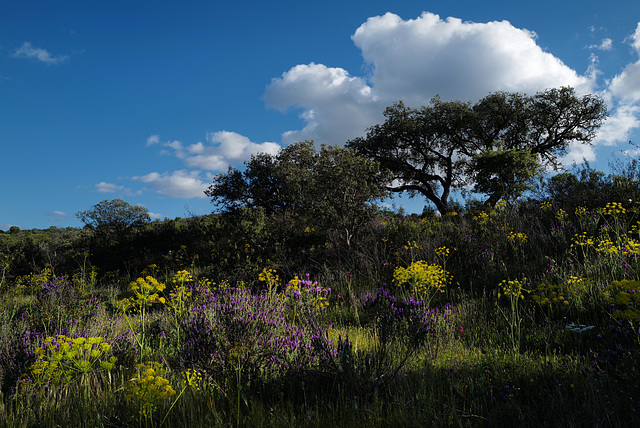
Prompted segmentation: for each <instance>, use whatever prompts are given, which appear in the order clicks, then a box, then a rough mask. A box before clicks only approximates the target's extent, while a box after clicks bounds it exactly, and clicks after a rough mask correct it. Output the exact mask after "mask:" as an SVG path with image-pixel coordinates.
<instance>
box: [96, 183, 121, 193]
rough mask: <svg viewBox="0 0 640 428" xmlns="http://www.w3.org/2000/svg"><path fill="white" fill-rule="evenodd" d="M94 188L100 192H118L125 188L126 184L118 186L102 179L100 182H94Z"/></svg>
mask: <svg viewBox="0 0 640 428" xmlns="http://www.w3.org/2000/svg"><path fill="white" fill-rule="evenodd" d="M93 189H94V191H95V192H98V193H116V192H119V191H122V190H123V189H124V186H118V185H116V184H113V183H106V182H104V181H101V182H100V183H98V184H94V185H93Z"/></svg>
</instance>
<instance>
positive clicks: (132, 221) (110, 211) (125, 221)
mask: <svg viewBox="0 0 640 428" xmlns="http://www.w3.org/2000/svg"><path fill="white" fill-rule="evenodd" d="M76 217H77V218H78V219H79V220H80V221H81V222H83V223H84V224H85V225H88V226H91V227H93V228H95V230H97V231H98V232H101V233H110V232H114V233H115V234H116V235H117V236H122V235H123V234H124V232H125V231H127V230H128V229H130V228H132V227H136V226H141V225H144V224H146V223H149V222H150V221H151V217H150V216H149V210H148V209H146V208H144V207H140V206H137V205H131V204H129V203H128V202H125V201H123V200H122V199H113V200H110V201H109V200H104V201H102V202H99V203H97V204H96V205H94V206H93V208H92V209H90V210H86V211H81V212H78V213H76Z"/></svg>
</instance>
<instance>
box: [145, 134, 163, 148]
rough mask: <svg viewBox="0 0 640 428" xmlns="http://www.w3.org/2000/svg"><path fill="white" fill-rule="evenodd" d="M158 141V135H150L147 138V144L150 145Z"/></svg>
mask: <svg viewBox="0 0 640 428" xmlns="http://www.w3.org/2000/svg"><path fill="white" fill-rule="evenodd" d="M159 142H160V136H159V135H150V136H149V138H147V146H152V145H154V144H158V143H159Z"/></svg>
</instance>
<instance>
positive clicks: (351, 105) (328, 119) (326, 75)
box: [264, 63, 382, 144]
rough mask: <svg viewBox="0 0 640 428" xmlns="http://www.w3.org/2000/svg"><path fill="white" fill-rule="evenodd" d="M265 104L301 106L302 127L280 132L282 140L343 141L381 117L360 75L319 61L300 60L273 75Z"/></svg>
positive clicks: (371, 92) (357, 134)
mask: <svg viewBox="0 0 640 428" xmlns="http://www.w3.org/2000/svg"><path fill="white" fill-rule="evenodd" d="M264 99H265V103H266V105H267V107H269V108H275V109H278V110H280V111H283V112H284V111H286V110H287V109H288V108H289V107H298V108H302V109H303V111H302V113H301V114H300V118H301V119H302V120H303V121H304V122H305V124H306V125H305V127H304V129H301V130H294V131H287V132H285V133H284V134H283V140H284V141H285V142H286V143H291V142H293V141H302V140H306V139H314V140H316V141H318V142H320V143H328V144H336V143H344V142H345V141H346V140H347V139H349V138H354V137H356V136H359V135H361V134H362V132H363V131H364V130H365V129H366V128H367V127H369V126H371V125H372V124H373V121H372V119H378V118H381V117H382V114H381V113H382V109H381V105H380V104H379V103H378V102H377V98H376V96H375V95H374V94H373V91H372V88H371V87H370V86H369V85H368V84H367V82H366V80H365V79H364V78H362V77H354V76H351V75H349V73H348V72H347V71H346V70H344V69H342V68H332V67H327V66H326V65H323V64H314V63H311V64H308V65H304V64H300V65H297V66H295V67H293V68H292V69H290V70H289V71H287V72H285V73H283V74H282V76H281V77H279V78H275V79H273V80H272V81H271V84H270V85H269V86H268V87H267V89H266V91H265V94H264Z"/></svg>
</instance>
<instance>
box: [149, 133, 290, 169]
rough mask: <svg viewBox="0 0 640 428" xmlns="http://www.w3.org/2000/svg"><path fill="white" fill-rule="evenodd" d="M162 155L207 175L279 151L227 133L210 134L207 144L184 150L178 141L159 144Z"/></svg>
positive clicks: (267, 144)
mask: <svg viewBox="0 0 640 428" xmlns="http://www.w3.org/2000/svg"><path fill="white" fill-rule="evenodd" d="M162 147H166V148H167V149H163V150H162V151H161V153H162V154H173V155H174V156H175V157H177V158H178V159H183V160H184V162H185V164H186V165H187V166H188V167H190V168H199V169H203V170H207V171H223V170H225V169H226V168H227V166H228V165H229V164H231V163H241V162H244V161H247V160H249V159H251V155H254V154H257V153H261V152H263V153H269V154H277V153H278V152H279V151H280V149H281V147H280V145H279V144H277V143H272V142H263V143H254V142H253V141H251V140H250V139H249V138H247V137H245V136H244V135H240V134H238V133H236V132H230V131H218V132H210V133H209V134H207V144H205V143H203V142H202V141H198V142H197V143H195V144H191V145H188V146H185V145H184V144H183V143H182V142H181V141H178V140H174V141H167V142H166V143H163V144H162Z"/></svg>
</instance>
